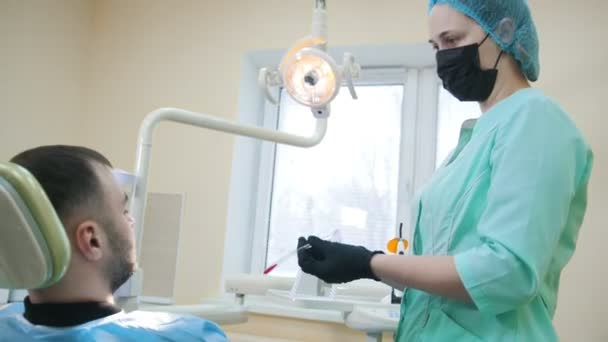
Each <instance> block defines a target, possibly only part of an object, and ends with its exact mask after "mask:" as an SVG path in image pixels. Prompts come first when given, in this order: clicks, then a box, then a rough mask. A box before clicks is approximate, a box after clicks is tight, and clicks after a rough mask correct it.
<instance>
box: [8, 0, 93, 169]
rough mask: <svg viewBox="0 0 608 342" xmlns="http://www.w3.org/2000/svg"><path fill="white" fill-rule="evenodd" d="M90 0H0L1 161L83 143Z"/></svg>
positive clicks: (90, 16)
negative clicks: (43, 146) (30, 151)
mask: <svg viewBox="0 0 608 342" xmlns="http://www.w3.org/2000/svg"><path fill="white" fill-rule="evenodd" d="M91 9H92V3H90V2H87V1H80V0H48V1H32V0H0V108H2V109H1V110H0V160H7V159H9V158H10V157H12V156H13V155H14V154H16V153H17V152H19V151H22V150H24V149H26V148H29V147H33V146H37V145H40V144H57V143H76V142H80V141H82V139H81V138H82V136H81V134H80V133H81V131H80V129H79V126H78V123H83V122H84V115H85V113H84V111H83V104H84V102H83V101H82V99H83V94H84V89H83V87H82V85H83V80H84V74H83V70H84V69H83V68H84V65H85V62H86V59H85V53H86V50H87V41H88V39H89V36H90V32H89V28H90V22H91V18H92V11H91Z"/></svg>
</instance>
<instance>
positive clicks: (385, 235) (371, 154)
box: [266, 85, 403, 276]
mask: <svg viewBox="0 0 608 342" xmlns="http://www.w3.org/2000/svg"><path fill="white" fill-rule="evenodd" d="M357 94H358V96H359V99H358V100H353V99H352V98H351V96H350V93H349V92H348V89H346V88H345V87H343V89H341V91H340V93H339V94H338V97H337V98H336V99H335V100H334V101H333V102H332V115H331V118H330V123H329V125H330V128H329V129H328V132H327V135H326V137H325V139H324V140H323V142H322V143H321V144H320V145H319V146H317V147H315V148H313V149H301V148H297V147H292V146H284V145H280V146H277V148H276V152H275V158H274V172H273V174H274V177H273V181H272V195H271V197H272V198H271V205H270V213H269V215H270V218H269V221H268V223H269V227H268V228H269V233H268V250H267V255H266V263H267V265H266V266H269V264H270V263H272V262H274V261H275V260H277V259H279V258H280V257H281V256H283V255H285V254H286V253H288V252H290V251H291V250H293V249H294V248H295V243H296V237H297V236H302V235H309V234H310V235H317V236H320V237H324V236H328V235H331V233H332V231H334V230H339V233H340V234H339V236H340V240H341V241H343V242H347V243H351V244H357V245H365V246H367V247H369V248H372V249H376V250H381V249H384V246H385V244H386V241H388V240H389V239H390V238H392V237H393V236H394V232H395V223H396V217H397V188H398V181H399V147H400V145H401V119H402V108H403V85H367V86H360V87H357ZM278 110H279V118H278V119H279V120H278V121H279V129H280V130H282V131H288V132H294V133H300V134H306V133H307V132H310V131H312V130H313V128H314V127H313V126H314V121H313V120H310V116H311V114H310V109H308V108H306V107H303V106H301V105H299V104H297V103H296V102H295V101H293V100H292V99H291V98H290V97H289V95H287V94H286V93H285V91H282V92H281V101H280V105H279V109H278ZM297 270H298V266H297V262H296V258H291V260H289V261H287V262H286V263H285V264H283V265H282V266H281V267H279V268H277V269H276V270H275V271H274V272H273V274H274V275H287V276H293V275H295V273H296V272H297Z"/></svg>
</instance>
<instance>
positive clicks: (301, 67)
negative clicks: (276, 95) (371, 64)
mask: <svg viewBox="0 0 608 342" xmlns="http://www.w3.org/2000/svg"><path fill="white" fill-rule="evenodd" d="M281 76H282V78H283V85H284V86H285V89H286V90H287V92H288V93H289V95H290V96H291V97H292V98H293V99H294V100H296V101H297V102H299V103H300V104H303V105H305V106H308V107H312V108H320V107H324V106H327V105H328V104H329V103H330V102H331V101H332V100H333V99H334V98H335V97H336V95H338V92H339V91H340V82H341V75H340V73H339V71H338V66H337V65H336V63H335V62H334V61H333V59H332V58H331V56H329V55H328V54H327V53H325V52H324V51H322V50H320V49H317V48H303V49H301V50H300V51H298V52H297V53H295V54H293V56H292V57H291V58H290V59H289V60H286V61H284V64H283V65H281Z"/></svg>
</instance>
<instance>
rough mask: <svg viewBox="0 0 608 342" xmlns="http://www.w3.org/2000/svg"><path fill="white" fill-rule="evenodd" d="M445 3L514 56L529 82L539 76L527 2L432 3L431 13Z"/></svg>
mask: <svg viewBox="0 0 608 342" xmlns="http://www.w3.org/2000/svg"><path fill="white" fill-rule="evenodd" d="M440 4H445V5H448V6H450V7H452V8H454V9H456V10H457V11H459V12H462V13H464V14H465V15H466V16H468V17H470V18H471V19H473V20H474V21H476V22H477V23H478V24H479V25H480V26H481V27H482V28H483V29H484V31H486V32H487V33H488V34H489V35H490V37H492V39H493V40H494V41H495V42H496V43H497V44H498V45H499V46H500V47H501V49H502V50H503V51H505V52H507V53H509V54H511V55H512V56H513V57H515V59H516V60H517V62H518V63H519V65H520V67H521V69H522V71H523V72H524V74H525V75H526V77H527V78H528V79H529V80H530V81H536V80H537V79H538V74H539V73H540V63H539V60H538V34H537V33H536V27H535V26H534V22H533V21H532V15H531V13H530V8H529V7H528V1H527V0H429V11H430V10H431V9H432V8H433V6H435V5H440Z"/></svg>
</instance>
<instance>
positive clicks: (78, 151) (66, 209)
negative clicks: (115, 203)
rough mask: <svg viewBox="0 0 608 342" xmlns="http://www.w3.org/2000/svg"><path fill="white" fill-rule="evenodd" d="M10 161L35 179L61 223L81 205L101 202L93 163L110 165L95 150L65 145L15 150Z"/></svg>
mask: <svg viewBox="0 0 608 342" xmlns="http://www.w3.org/2000/svg"><path fill="white" fill-rule="evenodd" d="M11 162H12V163H15V164H18V165H21V166H22V167H24V168H25V169H27V170H28V171H29V172H30V173H31V174H32V175H33V176H34V177H35V178H36V180H38V183H40V185H41V186H42V188H43V189H44V191H45V192H46V195H47V196H48V198H49V200H50V201H51V203H52V204H53V207H54V208H55V211H56V212H57V214H58V215H59V217H60V219H61V220H62V221H63V223H64V224H65V223H66V220H68V219H69V218H70V217H71V216H72V215H73V214H74V213H75V209H77V208H79V207H81V206H82V205H83V204H85V203H87V204H88V203H100V202H101V201H102V198H103V189H102V188H101V184H100V182H99V179H98V176H97V173H96V172H95V169H94V164H93V163H99V164H101V165H105V166H108V167H112V164H111V163H110V161H108V159H106V157H104V156H103V155H101V154H100V153H99V152H96V151H94V150H91V149H89V148H86V147H79V146H65V145H54V146H41V147H36V148H33V149H31V150H27V151H24V152H22V153H19V154H18V155H16V156H14V157H13V158H12V159H11Z"/></svg>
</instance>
